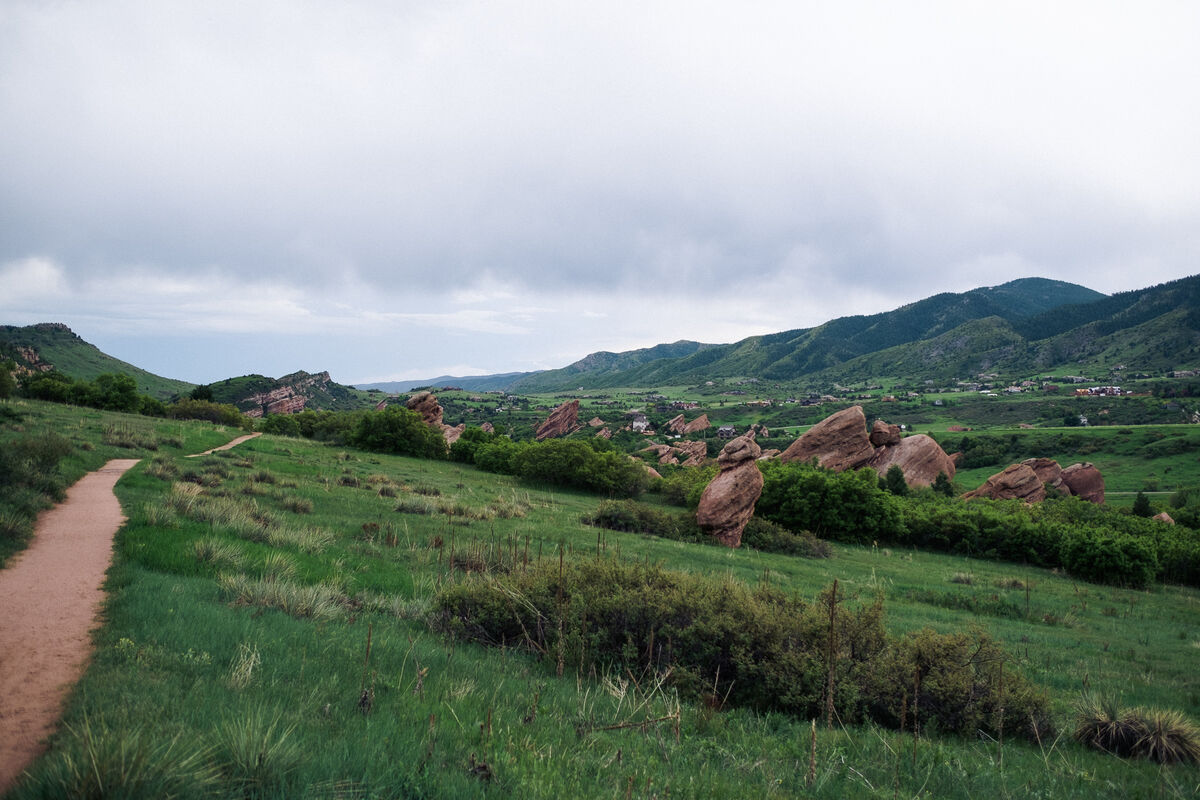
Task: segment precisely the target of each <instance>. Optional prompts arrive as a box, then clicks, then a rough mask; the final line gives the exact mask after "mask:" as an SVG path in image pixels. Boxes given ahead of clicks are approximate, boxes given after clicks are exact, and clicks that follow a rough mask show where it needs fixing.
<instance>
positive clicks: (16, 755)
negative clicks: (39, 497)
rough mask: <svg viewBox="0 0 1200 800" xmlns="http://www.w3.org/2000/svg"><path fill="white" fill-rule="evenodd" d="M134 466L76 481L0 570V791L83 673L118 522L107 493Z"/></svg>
mask: <svg viewBox="0 0 1200 800" xmlns="http://www.w3.org/2000/svg"><path fill="white" fill-rule="evenodd" d="M137 462H138V460H137V459H134V458H121V459H114V460H113V461H109V462H108V463H107V464H105V465H104V467H102V468H101V469H100V470H98V471H96V472H92V473H89V474H88V475H85V476H84V477H83V478H82V479H81V480H80V481H79V482H78V483H76V484H75V485H74V486H72V487H71V488H70V489H68V490H67V499H66V500H65V501H63V502H62V503H60V504H59V505H58V506H56V507H54V508H52V509H50V510H49V511H46V512H44V513H43V514H42V515H41V516H39V517H38V520H37V526H36V528H35V530H34V536H33V542H32V544H30V545H29V547H28V548H27V549H26V550H25V551H24V552H22V553H20V554H19V555H17V556H16V557H14V558H13V559H12V561H11V562H10V563H9V566H8V567H7V568H6V569H4V570H3V571H0V609H3V610H2V611H0V794H4V793H5V792H6V791H7V790H8V789H9V788H11V786H12V785H13V783H15V781H16V779H17V778H18V777H19V776H20V774H21V772H22V771H23V770H24V769H25V768H26V767H28V766H29V764H31V763H32V762H33V760H34V759H35V758H37V756H38V755H40V754H41V752H42V750H43V749H44V748H45V745H44V743H43V740H44V739H45V738H46V737H47V736H49V735H50V733H52V732H53V730H54V725H55V722H56V721H57V720H58V717H59V714H60V712H61V709H62V701H63V698H64V697H65V696H66V693H67V691H68V690H69V689H70V686H71V684H72V683H74V682H75V681H76V680H78V679H79V677H80V676H81V675H82V674H83V669H84V667H85V666H86V663H87V658H88V655H89V653H90V652H91V637H90V636H89V632H90V631H91V630H92V628H93V627H95V625H96V623H97V621H98V620H97V616H98V614H99V611H100V603H101V601H102V600H103V599H104V593H103V592H102V591H101V588H100V587H101V584H102V583H103V582H104V573H105V571H106V570H107V569H108V565H109V563H110V562H111V561H112V542H113V535H114V534H115V533H116V532H117V529H118V528H120V527H121V524H122V523H123V522H124V521H125V517H124V516H123V515H122V514H121V504H120V503H119V502H118V501H117V498H116V495H114V494H113V486H114V485H115V484H116V482H117V479H118V478H120V477H121V475H123V474H124V473H125V471H126V470H127V469H129V468H130V467H132V466H133V465H134V464H136V463H137Z"/></svg>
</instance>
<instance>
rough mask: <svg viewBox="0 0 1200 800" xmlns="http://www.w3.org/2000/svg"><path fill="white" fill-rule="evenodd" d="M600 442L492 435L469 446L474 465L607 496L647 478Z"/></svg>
mask: <svg viewBox="0 0 1200 800" xmlns="http://www.w3.org/2000/svg"><path fill="white" fill-rule="evenodd" d="M601 442H603V440H599V441H583V440H578V439H554V440H551V441H546V442H514V441H512V440H511V439H507V438H505V437H502V436H496V437H493V438H492V439H491V440H490V441H486V442H480V443H478V444H477V445H476V447H475V449H474V451H473V452H474V457H475V465H476V466H478V467H479V468H480V469H483V470H486V471H488V472H498V473H501V474H504V475H515V476H516V477H518V478H521V479H522V480H525V481H529V482H530V483H536V484H543V485H547V484H548V485H552V486H567V487H571V488H574V489H584V490H586V491H590V492H596V493H597V494H605V495H609V496H610V497H636V496H638V495H640V494H641V493H642V492H644V491H645V490H646V488H647V486H648V485H649V483H650V480H649V477H648V475H647V473H646V470H645V469H644V468H643V467H642V466H641V465H640V464H639V463H638V462H636V461H634V460H633V459H631V458H629V457H628V456H626V455H625V454H623V453H618V452H616V451H615V450H612V449H610V448H611V445H609V444H608V443H607V442H603V443H601Z"/></svg>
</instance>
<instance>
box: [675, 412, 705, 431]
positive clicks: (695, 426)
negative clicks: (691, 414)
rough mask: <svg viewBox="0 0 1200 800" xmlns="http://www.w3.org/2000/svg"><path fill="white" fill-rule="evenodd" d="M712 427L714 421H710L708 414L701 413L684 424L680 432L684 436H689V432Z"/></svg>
mask: <svg viewBox="0 0 1200 800" xmlns="http://www.w3.org/2000/svg"><path fill="white" fill-rule="evenodd" d="M711 427H712V423H711V422H709V421H708V414H701V415H700V416H698V417H696V418H695V419H694V420H692V421H691V422H689V423H688V424H687V425H684V426H683V430H682V431H680V433H682V434H683V435H684V436H687V435H688V434H691V433H699V432H700V431H706V430H708V429H709V428H711Z"/></svg>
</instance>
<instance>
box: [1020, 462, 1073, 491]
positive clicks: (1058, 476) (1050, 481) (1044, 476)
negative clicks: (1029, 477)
mask: <svg viewBox="0 0 1200 800" xmlns="http://www.w3.org/2000/svg"><path fill="white" fill-rule="evenodd" d="M1021 463H1022V464H1024V465H1025V466H1027V467H1030V468H1031V469H1032V470H1033V471H1034V472H1036V473H1037V476H1038V480H1039V481H1041V482H1042V483H1043V484H1046V485H1048V486H1050V488H1052V489H1058V490H1059V491H1066V492H1067V493H1068V494H1069V493H1070V490H1068V489H1064V487H1063V479H1062V467H1060V466H1059V465H1058V462H1057V461H1055V460H1054V459H1053V458H1027V459H1025V460H1024V461H1022V462H1021Z"/></svg>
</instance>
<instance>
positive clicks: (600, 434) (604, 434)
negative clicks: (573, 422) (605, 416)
mask: <svg viewBox="0 0 1200 800" xmlns="http://www.w3.org/2000/svg"><path fill="white" fill-rule="evenodd" d="M612 434H613V432H612V429H611V428H601V429H600V430H598V431H596V437H597V438H599V439H611V438H612Z"/></svg>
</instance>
